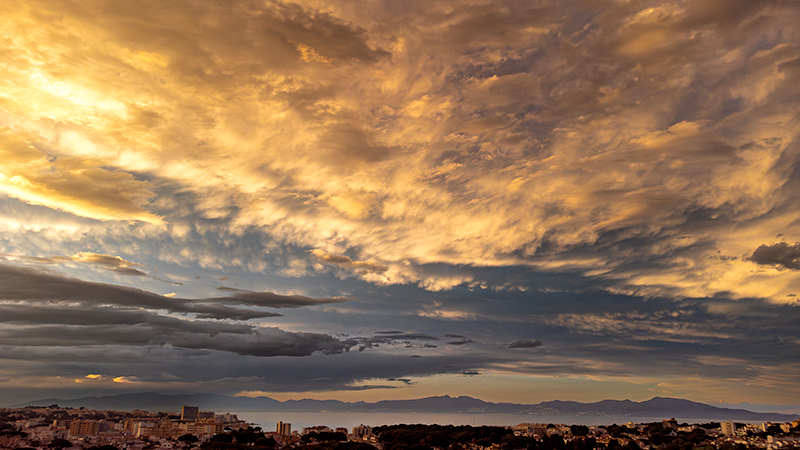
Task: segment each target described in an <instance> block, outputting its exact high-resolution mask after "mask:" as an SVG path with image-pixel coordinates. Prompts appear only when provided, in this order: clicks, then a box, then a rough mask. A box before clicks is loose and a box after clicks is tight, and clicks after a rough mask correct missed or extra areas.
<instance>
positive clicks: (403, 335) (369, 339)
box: [0, 0, 800, 395]
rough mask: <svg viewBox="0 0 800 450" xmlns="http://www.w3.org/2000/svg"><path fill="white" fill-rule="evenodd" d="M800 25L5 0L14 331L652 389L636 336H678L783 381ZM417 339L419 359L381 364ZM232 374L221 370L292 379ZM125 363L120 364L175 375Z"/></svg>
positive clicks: (557, 11)
mask: <svg viewBox="0 0 800 450" xmlns="http://www.w3.org/2000/svg"><path fill="white" fill-rule="evenodd" d="M799 18H800V9H798V6H796V5H795V4H794V3H791V2H733V3H730V2H720V1H716V0H708V1H684V0H663V1H659V2H655V3H649V4H644V3H642V2H636V1H631V2H610V3H607V4H602V5H599V4H597V5H595V4H587V3H582V2H554V1H548V0H543V1H539V2H507V1H498V2H482V1H472V0H464V1H458V2H455V3H448V4H441V3H435V2H434V3H431V2H428V3H425V2H416V1H408V2H401V3H396V2H374V1H362V0H356V1H353V2H346V3H336V4H330V2H319V1H309V2H300V3H295V2H290V1H282V0H274V1H273V0H269V1H260V2H255V1H250V0H236V1H233V2H218V1H213V0H202V1H197V2H183V3H182V2H178V3H170V4H167V3H164V2H158V1H151V0H143V1H141V2H137V3H136V4H121V5H117V6H116V7H114V8H109V7H108V5H107V4H106V2H103V1H99V0H87V1H83V2H80V3H79V4H78V3H73V2H69V1H62V0H47V1H44V0H31V1H27V2H22V3H19V2H6V3H5V4H2V5H1V6H0V42H1V43H2V48H3V49H4V50H3V52H2V54H1V55H0V252H2V253H0V258H2V262H3V264H2V265H0V272H2V273H3V275H4V276H5V277H6V278H4V282H3V286H0V290H2V292H0V296H1V297H2V299H3V301H2V302H0V303H2V304H0V309H2V311H3V313H4V315H3V316H2V317H0V320H2V321H4V323H6V324H8V327H7V329H6V328H4V329H3V330H2V341H0V344H2V345H4V346H5V345H10V346H19V347H24V345H23V342H24V340H25V339H33V340H34V341H35V342H36V343H37V345H36V347H37V348H39V347H41V349H50V350H48V351H52V352H54V353H58V352H67V349H63V348H59V349H53V348H55V347H66V346H68V345H74V346H75V348H76V349H77V348H80V351H78V350H75V352H76V354H77V353H80V354H81V355H88V354H89V353H86V352H89V350H87V349H86V348H84V347H86V346H89V345H90V344H89V343H90V342H91V340H92V339H96V340H97V342H102V343H104V345H113V346H115V347H114V348H115V351H117V352H123V350H122V349H127V350H125V351H134V352H136V351H138V350H141V349H143V348H150V349H153V351H162V350H163V351H165V352H167V353H169V355H174V354H180V355H185V354H188V353H181V352H200V353H203V352H205V353H203V354H212V353H213V354H215V355H218V354H224V355H226V357H231V358H235V357H239V358H244V359H249V358H255V359H258V358H261V359H269V358H270V357H273V356H298V357H302V358H300V359H312V358H316V357H317V356H323V355H328V356H331V357H335V358H339V359H340V360H344V359H345V358H348V359H347V361H352V360H355V358H361V357H363V358H364V359H363V360H358V361H359V362H358V363H353V367H357V369H353V370H352V372H346V370H345V369H342V372H341V373H338V374H337V376H336V377H334V378H336V379H335V381H331V382H330V383H329V384H325V383H323V382H322V381H319V379H321V378H324V377H323V376H322V375H321V374H317V375H319V376H315V377H314V378H313V380H314V381H313V383H316V384H314V388H315V389H318V390H319V391H320V392H321V391H324V390H325V389H341V390H344V389H345V387H347V386H351V387H352V386H367V385H368V384H369V383H372V381H366V380H387V379H393V380H401V381H400V382H398V383H396V384H397V386H398V390H399V389H411V387H412V386H411V384H408V386H406V383H404V382H403V381H402V380H411V379H413V380H416V379H417V378H421V377H428V376H432V374H436V373H439V372H441V371H442V370H444V369H442V367H447V369H446V371H447V373H448V374H451V375H453V376H454V377H458V378H459V379H466V378H473V379H478V378H482V377H478V376H474V377H473V376H471V375H474V374H473V373H472V371H474V372H475V373H480V374H486V373H490V372H491V373H500V372H502V373H504V374H505V375H507V376H510V375H508V374H510V373H514V374H525V375H531V374H535V375H536V376H544V375H542V374H550V375H553V376H555V375H558V376H570V375H575V376H580V377H583V376H596V377H601V378H602V377H613V376H619V377H622V376H631V377H633V376H641V377H645V376H650V375H652V374H651V373H644V372H645V369H642V368H640V367H637V366H636V364H637V363H638V362H637V361H635V360H634V359H633V358H625V357H621V356H618V355H617V353H616V352H618V351H620V349H625V351H629V352H632V353H636V354H637V355H639V356H640V357H643V356H642V355H643V354H648V352H653V351H655V350H654V349H656V348H657V346H659V345H663V346H673V347H669V348H672V349H676V348H680V349H681V351H683V352H685V354H684V355H682V356H684V358H683V359H684V360H685V361H686V362H680V367H682V368H685V370H686V372H687V373H688V374H689V376H690V377H691V379H692V380H693V381H696V382H697V383H700V381H698V380H701V379H713V377H715V376H717V375H719V374H720V373H721V370H722V368H723V367H725V366H726V363H725V361H728V360H726V359H725V358H730V357H732V355H730V354H727V353H726V354H725V355H719V357H720V358H721V359H719V360H713V359H709V358H710V357H711V355H710V350H709V349H711V348H721V347H725V348H727V344H731V343H734V342H736V343H738V344H740V345H741V346H744V347H743V348H742V352H743V353H744V354H745V355H744V356H743V359H744V360H745V363H743V364H742V365H743V366H747V367H750V368H752V373H753V374H754V375H753V376H752V379H751V380H749V382H750V383H751V385H752V386H758V387H759V389H762V388H763V390H762V391H759V392H770V394H769V395H773V394H772V393H774V392H775V391H772V390H771V389H777V387H779V386H786V385H787V382H786V379H784V378H781V377H782V375H780V370H781V369H783V368H788V369H787V370H788V373H796V371H795V369H794V368H793V367H792V366H791V364H789V363H787V362H786V359H787V358H788V357H787V356H786V355H788V354H790V353H791V352H790V351H787V347H786V346H788V345H794V344H790V343H796V342H797V340H798V338H797V336H796V331H793V329H791V326H790V324H788V323H787V322H786V321H785V320H784V318H787V317H788V318H792V317H796V313H794V312H793V311H794V310H792V309H782V308H792V307H793V306H792V305H797V304H798V298H800V297H798V296H800V271H798V270H797V269H798V268H799V267H800V262H798V261H800V249H799V248H798V244H797V243H798V242H800V231H798V227H797V223H798V221H800V204H798V202H797V198H796V197H797V196H796V192H797V189H798V188H800V186H798V176H797V167H798V165H799V164H800V150H799V149H800V147H798V140H797V136H798V134H799V132H800V123H799V122H798V121H797V117H798V115H799V113H800V105H798V102H797V101H796V98H797V95H798V90H799V89H800V87H798V86H800V63H798V61H800V48H799V47H798V46H797V44H796V43H797V42H800V28H798V25H797V24H798V23H800V19H799ZM6 263H7V264H6ZM623 303H624V304H625V305H626V307H624V308H623V307H621V306H619V305H620V304H623ZM277 309H280V313H278V312H276V310H277ZM754 311H761V312H762V313H763V314H764V315H765V316H764V317H770V318H771V320H772V321H770V320H767V319H765V318H764V317H760V316H754V315H753V312H754ZM91 318H94V319H95V320H96V321H97V323H96V324H93V323H90V319H91ZM752 323H758V324H760V325H761V327H762V328H759V327H756V326H751V324H752ZM771 323H772V325H771ZM366 324H368V325H369V327H367V325H366ZM774 324H777V325H774ZM37 325H40V326H41V327H42V328H41V329H39V328H37ZM112 325H113V326H120V327H121V328H122V329H121V331H119V332H118V333H116V334H115V333H112V332H110V331H109V330H110V329H111V328H113V327H112ZM524 326H528V327H529V328H524ZM773 326H774V327H776V328H774V329H773V328H768V329H769V330H770V331H768V332H767V331H764V330H765V328H764V327H773ZM170 327H175V329H173V330H170ZM62 328H63V329H64V330H65V331H64V337H65V340H64V342H65V344H64V345H60V344H59V343H58V340H57V337H58V333H59V330H61V329H62ZM139 328H141V329H146V330H147V331H148V332H149V333H151V334H149V335H147V336H145V335H143V334H142V333H139V334H137V333H136V332H135V330H137V329H139ZM376 329H378V330H380V329H384V330H400V331H398V332H397V333H393V334H379V333H378V334H374V330H376ZM473 330H480V331H479V332H476V333H475V334H473V333H472V331H473ZM765 333H767V334H769V335H770V336H776V338H775V342H777V343H776V344H775V345H770V344H769V342H766V341H763V340H761V337H763V336H765V335H766V334H765ZM448 335H450V336H455V337H448ZM742 335H745V336H747V337H749V338H751V341H752V342H759V343H761V344H762V345H765V346H767V347H769V348H770V349H771V350H770V351H771V352H772V355H773V356H774V359H775V361H774V363H767V362H764V361H762V355H761V354H760V353H759V352H758V351H756V350H754V349H753V348H752V347H749V346H748V345H749V344H746V342H740V341H739V339H740V338H741V337H742ZM442 336H445V338H442ZM459 336H462V337H463V338H460V337H459ZM464 336H468V337H464ZM426 337H427V338H430V339H427V338H426ZM448 339H449V341H448ZM742 339H744V338H742ZM543 343H545V344H543ZM461 344H464V345H461ZM467 344H468V345H467ZM162 346H163V349H162ZM30 347H34V346H33V345H31V346H30ZM467 347H469V349H470V350H471V351H473V352H474V354H473V355H471V356H470V358H474V359H468V358H467V356H465V354H464V353H466V350H464V349H465V348H467ZM405 348H408V351H409V352H415V353H414V354H413V355H412V354H408V355H406V354H403V353H402V352H403V351H404V350H403V349H405ZM501 348H502V350H498V349H501ZM156 349H158V350H156ZM350 349H360V350H364V351H361V352H357V351H352V352H351V351H349V350H350ZM526 349H527V350H526ZM588 349H590V350H593V351H598V352H601V353H602V355H603V356H602V357H599V356H593V355H592V352H591V351H590V350H588ZM368 350H369V351H368ZM42 351H44V350H42ZM173 352H174V353H173ZM559 352H563V353H564V355H563V358H561V359H559V357H556V356H555V354H556V353H559ZM401 354H402V358H405V359H404V360H403V361H406V359H412V358H411V356H416V357H417V358H413V360H414V362H413V363H411V364H419V366H414V365H410V366H408V368H405V367H404V366H403V364H401V363H397V362H395V361H392V362H386V361H388V359H387V360H380V361H381V364H382V365H380V364H379V365H378V366H377V367H376V368H375V369H374V371H375V372H376V373H371V372H370V371H369V370H367V368H368V367H369V364H368V363H367V362H364V361H369V362H370V363H372V362H375V361H378V359H379V358H383V357H386V358H389V357H390V356H393V357H397V358H400V356H398V355H401ZM509 354H510V355H511V356H509ZM534 354H535V355H536V357H537V358H541V359H539V360H535V361H531V360H525V359H526V358H533V355H534ZM43 355H44V354H43ZM354 355H367V356H354ZM443 355H447V356H448V357H450V358H452V359H453V360H455V361H449V362H448V361H445V359H446V358H445V356H443ZM42 357H44V356H42ZM81 357H83V356H81ZM435 357H441V358H442V359H436V360H435V361H436V362H435V363H434V362H430V361H433V360H434V358H435ZM20 358H21V356H20ZM64 358H65V359H69V357H68V356H64ZM86 358H87V359H91V358H89V357H88V356H87V357H86ZM142 358H144V357H142ZM350 358H352V359H350ZM369 358H375V360H372V359H369ZM509 358H519V359H523V360H524V361H515V360H513V359H509ZM603 358H605V360H604V359H603ZM417 360H419V362H417ZM678 360H679V358H675V359H673V360H671V363H673V364H679V361H678ZM148 361H149V360H148ZM230 361H238V360H235V359H231V360H230ZM314 361H319V360H317V359H314ZM398 361H399V360H398ZM580 361H584V362H585V364H584V365H583V366H581V364H580ZM715 361H716V362H715ZM706 362H707V363H708V364H707V365H708V368H707V369H704V368H702V367H701V366H703V365H704V364H705V363H706ZM451 363H452V364H451ZM176 364H177V363H176ZM259 364H265V365H268V364H274V363H266V362H260V363H259ZM293 364H297V366H296V367H295V366H293V367H294V369H293V370H296V371H302V370H310V369H309V368H308V367H305V366H302V364H303V363H300V362H296V363H293ZM321 364H324V363H321ZM782 364H783V365H782ZM234 366H235V367H236V368H237V369H241V370H243V371H244V372H247V373H246V374H245V375H242V376H237V374H235V373H226V375H225V376H224V377H220V378H219V379H218V380H217V381H215V382H216V383H217V384H214V386H217V387H219V386H222V385H225V386H228V385H226V384H225V383H230V385H236V386H239V387H237V389H236V390H237V391H242V392H271V391H270V389H271V387H270V386H266V387H265V386H261V385H259V383H267V381H264V380H263V379H262V378H258V376H257V374H254V373H251V371H250V370H247V369H246V368H245V369H242V367H244V366H245V364H243V363H241V364H234V365H233V366H232V367H234ZM451 366H452V368H451ZM264 367H266V366H264ZM270 367H271V366H270ZM451 369H452V370H451ZM661 369H663V366H659V367H658V368H653V369H652V370H653V371H655V370H661ZM103 370H104V371H101V370H100V369H99V368H98V369H94V368H90V367H85V368H83V369H82V371H81V372H75V373H70V374H66V373H65V374H63V376H64V380H69V383H70V384H85V385H89V384H91V382H93V381H96V380H95V379H93V378H86V375H85V374H86V373H109V374H111V373H118V372H114V371H112V370H106V369H103ZM231 370H233V369H231ZM648 370H649V369H648ZM492 371H500V372H492ZM504 371H505V372H504ZM377 372H380V373H377ZM124 373H125V375H115V376H113V377H111V376H110V375H109V377H111V378H108V380H111V383H110V384H118V385H123V384H133V383H132V382H134V381H136V382H141V383H146V382H148V381H147V380H148V379H147V378H146V374H144V373H143V371H136V370H132V371H131V372H124ZM191 373H192V371H191V370H188V369H185V370H183V371H181V374H182V375H181V376H182V377H186V376H188V375H186V374H191ZM670 373H671V372H670ZM458 374H461V375H463V376H460V375H458ZM251 375H252V376H255V377H256V378H258V380H257V381H254V379H251V378H250V376H251ZM59 376H61V375H59ZM164 377H166V378H168V377H167V376H166V375H164ZM704 377H705V378H704ZM736 377H739V378H737V379H738V380H743V379H745V378H746V374H744V373H738V374H737V375H736ZM166 378H164V379H166ZM223 378H224V379H225V380H237V381H235V382H234V381H224V382H223V381H219V380H222V379H223ZM309 379H311V378H309ZM598 379H599V378H598ZM41 380H44V378H41ZM72 380H77V381H78V383H72ZM117 380H119V381H117ZM159 380H161V381H163V380H162V379H159ZM649 380H650V379H649ZM115 381H116V383H113V382H115ZM126 381H127V382H129V383H126ZM157 381H158V380H157ZM157 381H153V382H154V383H155V382H157ZM173 381H174V382H175V383H179V381H175V380H173ZM173 381H171V382H173ZM202 381H204V382H208V383H211V381H210V380H202ZM65 382H66V381H65ZM650 382H652V380H650V381H648V383H650ZM42 383H44V381H42ZM236 383H238V384H236ZM276 383H278V382H276ZM670 383H673V381H670V382H669V383H667V384H664V385H663V386H665V387H664V389H670V390H673V391H675V392H684V391H686V389H688V388H687V387H686V386H688V385H677V384H670ZM243 384H247V386H242V385H243ZM278 384H279V386H277V387H274V389H273V390H274V391H280V392H286V391H289V390H290V389H292V387H291V386H290V384H291V376H289V375H287V378H286V380H283V381H280V383H278ZM374 384H375V386H384V384H385V382H378V381H375V383H374ZM652 386H657V383H654V382H653V383H652ZM414 387H417V388H419V384H415V385H414ZM383 388H385V386H384V387H382V388H381V389H383ZM220 389H221V388H220ZM375 389H378V388H375ZM794 389H795V391H796V387H795V388H794ZM765 395H766V394H765Z"/></svg>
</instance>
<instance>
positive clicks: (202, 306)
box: [0, 265, 347, 320]
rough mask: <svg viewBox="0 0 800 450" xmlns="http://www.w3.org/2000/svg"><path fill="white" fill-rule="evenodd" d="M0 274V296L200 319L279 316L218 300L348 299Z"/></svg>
mask: <svg viewBox="0 0 800 450" xmlns="http://www.w3.org/2000/svg"><path fill="white" fill-rule="evenodd" d="M0 276H2V277H3V279H4V283H3V285H2V286H0V299H6V300H46V301H51V302H62V301H76V302H81V303H92V304H101V305H102V304H113V305H119V306H129V307H135V306H138V307H144V308H148V309H154V310H159V309H163V310H167V311H172V312H178V313H194V314H197V315H198V317H201V318H214V319H225V318H230V319H236V320H248V319H255V318H265V317H277V316H280V314H278V313H273V312H265V311H257V310H248V309H241V308H232V307H228V306H224V305H222V304H219V303H236V304H242V305H250V306H260V307H261V306H266V307H273V308H296V307H301V306H309V305H317V304H326V303H339V302H343V301H346V300H347V299H346V298H337V299H312V298H309V297H302V296H282V295H277V294H272V293H268V292H237V293H236V294H234V295H233V296H231V297H221V298H210V299H201V300H187V299H180V298H169V297H164V296H161V295H157V294H153V293H150V292H147V291H143V290H140V289H134V288H130V287H124V286H116V285H110V284H103V283H92V282H87V281H82V280H78V279H74V278H67V277H64V276H61V275H58V274H55V273H47V272H44V271H39V270H33V269H30V268H23V267H17V266H11V265H0Z"/></svg>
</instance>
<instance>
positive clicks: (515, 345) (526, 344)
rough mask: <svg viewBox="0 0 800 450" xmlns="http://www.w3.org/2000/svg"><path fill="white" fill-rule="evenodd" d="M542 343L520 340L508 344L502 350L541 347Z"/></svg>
mask: <svg viewBox="0 0 800 450" xmlns="http://www.w3.org/2000/svg"><path fill="white" fill-rule="evenodd" d="M542 345H543V344H542V341H539V340H533V339H520V340H518V341H514V342H509V343H508V344H506V345H504V346H503V348H536V347H541V346H542Z"/></svg>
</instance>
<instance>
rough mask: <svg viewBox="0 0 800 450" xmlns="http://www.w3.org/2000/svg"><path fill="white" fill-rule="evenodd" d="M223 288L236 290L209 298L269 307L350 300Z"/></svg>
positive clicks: (296, 306)
mask: <svg viewBox="0 0 800 450" xmlns="http://www.w3.org/2000/svg"><path fill="white" fill-rule="evenodd" d="M221 290H230V291H234V294H233V295H231V296H230V297H216V298H210V299H208V300H209V301H218V302H222V303H229V304H230V303H233V304H239V305H248V306H261V307H267V308H300V307H303V306H314V305H325V304H331V303H342V302H346V301H348V300H350V299H349V298H346V297H337V298H310V297H304V296H302V295H279V294H273V293H272V292H252V291H242V290H238V289H231V288H225V289H221Z"/></svg>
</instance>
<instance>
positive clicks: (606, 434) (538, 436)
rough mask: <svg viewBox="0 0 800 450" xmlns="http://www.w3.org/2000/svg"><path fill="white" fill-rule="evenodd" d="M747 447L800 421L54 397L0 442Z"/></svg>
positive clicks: (99, 449) (421, 448)
mask: <svg viewBox="0 0 800 450" xmlns="http://www.w3.org/2000/svg"><path fill="white" fill-rule="evenodd" d="M282 448H287V449H296V450H375V449H378V450H518V449H525V450H603V449H604V450H714V449H719V450H749V449H768V450H777V449H786V450H789V449H797V448H800V420H795V421H793V422H786V423H770V422H767V423H760V424H747V423H735V422H731V421H723V422H710V423H705V424H687V423H680V424H679V423H678V421H677V420H675V419H667V420H662V421H659V422H652V423H641V424H640V423H632V422H628V423H623V424H621V425H616V424H614V425H609V426H585V425H565V424H542V423H521V424H518V425H514V426H507V427H499V426H466V425H465V426H454V425H382V426H376V427H372V426H368V425H360V426H356V427H353V428H352V429H350V430H348V429H347V428H329V427H328V426H324V425H320V426H314V427H306V428H303V429H302V430H292V426H291V424H290V423H284V422H278V423H277V424H276V426H275V431H267V430H263V429H262V428H261V427H257V426H254V425H253V424H248V423H246V422H244V421H242V420H239V419H238V417H237V416H236V415H234V414H228V413H226V414H217V413H215V412H212V411H201V410H200V408H199V407H197V406H188V405H187V406H184V407H183V408H182V411H181V413H180V414H177V413H167V412H157V413H151V412H147V411H140V410H135V411H129V412H118V411H107V410H103V411H101V410H90V409H86V408H65V407H59V406H58V405H51V406H46V407H42V406H29V407H25V408H0V449H15V450H189V449H197V450H247V449H255V450H266V449H282Z"/></svg>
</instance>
